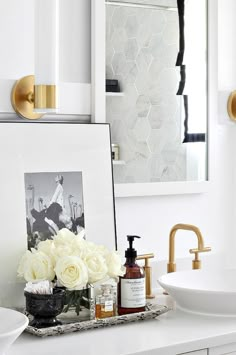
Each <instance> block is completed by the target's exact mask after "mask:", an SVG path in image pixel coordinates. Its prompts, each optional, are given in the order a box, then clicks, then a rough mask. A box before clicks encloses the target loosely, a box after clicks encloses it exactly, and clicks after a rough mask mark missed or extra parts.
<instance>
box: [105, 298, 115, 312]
mask: <svg viewBox="0 0 236 355" xmlns="http://www.w3.org/2000/svg"><path fill="white" fill-rule="evenodd" d="M104 310H105V312H111V311H113V301H112V300H107V301H105V307H104Z"/></svg>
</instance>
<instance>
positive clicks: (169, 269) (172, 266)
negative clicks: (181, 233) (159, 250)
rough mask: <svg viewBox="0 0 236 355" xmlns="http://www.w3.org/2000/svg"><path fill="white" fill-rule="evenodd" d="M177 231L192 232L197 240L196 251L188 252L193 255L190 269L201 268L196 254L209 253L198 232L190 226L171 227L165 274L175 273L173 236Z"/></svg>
mask: <svg viewBox="0 0 236 355" xmlns="http://www.w3.org/2000/svg"><path fill="white" fill-rule="evenodd" d="M178 229H182V230H188V231H192V232H194V233H195V234H196V236H197V239H198V247H197V248H196V249H190V250H189V252H190V253H191V254H194V255H195V257H194V260H193V261H192V268H193V269H200V268H201V261H200V260H199V259H198V253H202V252H206V251H211V248H210V247H204V241H203V237H202V234H201V232H200V230H199V229H198V228H197V227H196V226H193V225H191V224H181V223H179V224H176V225H175V226H174V227H172V229H171V231H170V237H169V262H168V264H167V272H174V271H176V264H175V234H176V232H177V230H178Z"/></svg>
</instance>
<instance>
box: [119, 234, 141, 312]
mask: <svg viewBox="0 0 236 355" xmlns="http://www.w3.org/2000/svg"><path fill="white" fill-rule="evenodd" d="M135 238H140V237H138V236H136V235H128V236H127V239H128V242H129V248H128V249H127V250H126V251H125V257H126V262H125V264H124V266H125V268H126V271H125V274H124V275H123V276H120V278H119V283H118V314H119V315H123V314H129V313H136V312H143V311H145V305H146V296H145V295H146V290H145V274H144V271H143V268H142V267H140V266H139V265H138V264H137V263H136V257H137V251H136V250H135V249H134V248H133V242H134V239H135Z"/></svg>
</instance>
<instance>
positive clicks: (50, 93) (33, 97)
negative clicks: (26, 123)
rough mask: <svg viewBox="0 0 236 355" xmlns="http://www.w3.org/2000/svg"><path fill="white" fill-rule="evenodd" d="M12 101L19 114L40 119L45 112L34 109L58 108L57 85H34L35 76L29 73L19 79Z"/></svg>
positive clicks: (14, 88) (32, 118)
mask: <svg viewBox="0 0 236 355" xmlns="http://www.w3.org/2000/svg"><path fill="white" fill-rule="evenodd" d="M11 103H12V106H13V108H14V110H15V111H16V113H17V114H18V115H20V116H21V117H23V118H28V119H30V120H35V119H39V118H41V117H42V116H43V113H37V112H34V109H36V110H37V109H45V112H46V111H47V109H54V108H56V86H55V85H36V86H35V85H34V76H33V75H28V76H25V77H23V78H21V79H20V80H18V81H17V82H16V83H15V85H14V87H13V89H12V93H11Z"/></svg>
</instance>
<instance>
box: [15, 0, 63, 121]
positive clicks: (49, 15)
mask: <svg viewBox="0 0 236 355" xmlns="http://www.w3.org/2000/svg"><path fill="white" fill-rule="evenodd" d="M34 21H35V45H34V48H35V49H34V57H35V60H34V61H35V75H28V76H25V77H23V78H21V79H20V80H18V81H17V82H16V83H15V85H14V87H13V89H12V93H11V103H12V106H13V108H14V110H15V112H16V113H17V114H18V115H20V116H21V117H23V118H27V119H31V120H33V119H39V118H41V117H42V116H43V115H44V114H45V113H56V112H57V76H58V49H59V48H58V47H59V45H58V42H59V41H58V34H59V31H58V30H59V0H47V1H45V0H37V1H35V13H34Z"/></svg>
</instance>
